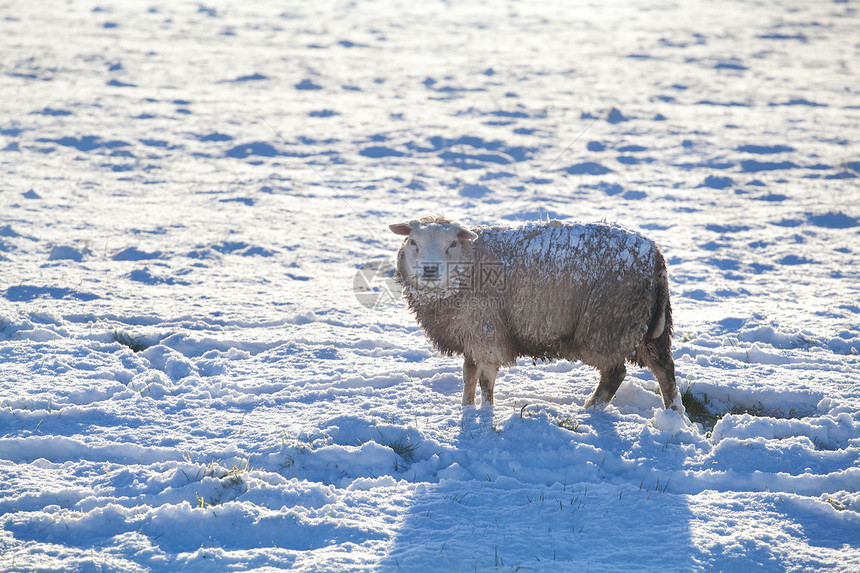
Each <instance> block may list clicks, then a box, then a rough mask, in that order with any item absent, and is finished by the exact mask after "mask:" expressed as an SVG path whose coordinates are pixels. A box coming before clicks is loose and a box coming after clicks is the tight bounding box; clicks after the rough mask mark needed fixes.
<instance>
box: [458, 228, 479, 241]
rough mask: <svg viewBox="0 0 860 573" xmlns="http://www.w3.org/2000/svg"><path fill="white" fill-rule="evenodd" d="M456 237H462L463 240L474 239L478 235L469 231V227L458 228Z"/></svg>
mask: <svg viewBox="0 0 860 573" xmlns="http://www.w3.org/2000/svg"><path fill="white" fill-rule="evenodd" d="M457 238H458V239H462V240H464V241H474V240H475V239H477V238H478V235H476V234H475V233H473V232H472V231H470V230H469V229H460V230H459V231H458V232H457Z"/></svg>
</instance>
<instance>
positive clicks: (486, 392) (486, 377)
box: [478, 364, 499, 407]
mask: <svg viewBox="0 0 860 573" xmlns="http://www.w3.org/2000/svg"><path fill="white" fill-rule="evenodd" d="M498 373H499V369H498V368H495V367H493V366H488V365H487V364H481V365H480V366H479V367H478V381H479V382H480V383H481V398H482V400H481V406H482V407H483V406H492V405H493V390H494V389H495V387H496V375H497V374H498Z"/></svg>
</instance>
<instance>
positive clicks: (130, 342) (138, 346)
mask: <svg viewBox="0 0 860 573" xmlns="http://www.w3.org/2000/svg"><path fill="white" fill-rule="evenodd" d="M113 340H114V342H119V343H120V344H122V345H123V346H127V347H128V348H130V349H131V351H132V352H140V351H141V350H146V349H147V348H149V346H147V345H146V344H144V343H143V342H141V340H140V338H139V337H138V338H134V337H132V336H129V335H128V334H126V333H125V332H120V331H119V330H114V331H113Z"/></svg>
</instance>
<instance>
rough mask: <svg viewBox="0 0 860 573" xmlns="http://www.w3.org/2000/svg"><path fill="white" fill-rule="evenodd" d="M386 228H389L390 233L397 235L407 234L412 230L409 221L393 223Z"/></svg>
mask: <svg viewBox="0 0 860 573" xmlns="http://www.w3.org/2000/svg"><path fill="white" fill-rule="evenodd" d="M388 228H389V229H391V232H392V233H395V234H397V235H408V234H409V233H411V232H412V227H411V226H410V225H409V223H397V224H395V225H388Z"/></svg>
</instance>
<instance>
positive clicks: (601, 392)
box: [585, 364, 627, 408]
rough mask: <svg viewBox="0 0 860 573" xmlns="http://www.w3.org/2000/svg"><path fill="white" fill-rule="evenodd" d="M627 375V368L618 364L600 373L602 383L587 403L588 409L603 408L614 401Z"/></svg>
mask: <svg viewBox="0 0 860 573" xmlns="http://www.w3.org/2000/svg"><path fill="white" fill-rule="evenodd" d="M626 375H627V368H626V367H625V366H624V364H618V365H616V366H612V367H611V368H607V369H605V370H601V371H600V383H599V384H598V385H597V389H596V390H595V391H594V394H592V395H591V398H589V399H588V401H587V402H586V403H585V407H586V408H591V407H592V406H595V407H602V406H604V405H606V404H608V403H609V401H610V400H612V397H613V396H615V392H616V391H617V390H618V387H619V386H621V382H623V381H624V376H626Z"/></svg>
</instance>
